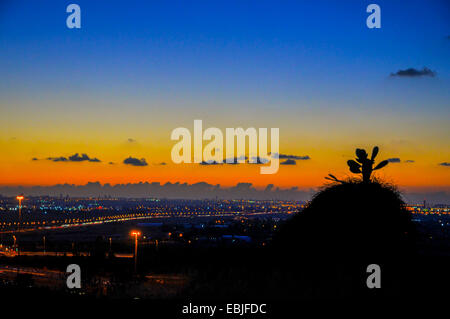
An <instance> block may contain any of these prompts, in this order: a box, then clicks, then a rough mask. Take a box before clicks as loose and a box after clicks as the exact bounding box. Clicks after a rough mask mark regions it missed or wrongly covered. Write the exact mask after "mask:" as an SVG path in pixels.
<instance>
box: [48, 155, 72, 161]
mask: <svg viewBox="0 0 450 319" xmlns="http://www.w3.org/2000/svg"><path fill="white" fill-rule="evenodd" d="M47 160H49V161H52V162H67V161H68V159H67V158H66V157H64V156H60V157H47Z"/></svg>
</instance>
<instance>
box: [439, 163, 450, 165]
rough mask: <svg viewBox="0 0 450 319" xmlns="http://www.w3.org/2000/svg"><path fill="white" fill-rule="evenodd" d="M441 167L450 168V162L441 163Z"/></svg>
mask: <svg viewBox="0 0 450 319" xmlns="http://www.w3.org/2000/svg"><path fill="white" fill-rule="evenodd" d="M439 165H440V166H450V162H442V163H439Z"/></svg>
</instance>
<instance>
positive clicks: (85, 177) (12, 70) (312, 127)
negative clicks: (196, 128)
mask: <svg viewBox="0 0 450 319" xmlns="http://www.w3.org/2000/svg"><path fill="white" fill-rule="evenodd" d="M372 2H375V3H377V4H379V5H380V7H381V26H382V27H381V29H368V28H367V26H366V18H367V16H368V15H369V14H368V13H366V7H367V5H368V4H370V3H372ZM372 2H370V1H361V0H354V1H334V2H331V1H308V2H306V1H305V2H304V3H303V2H301V1H280V2H278V1H277V2H276V3H274V2H273V1H272V2H268V1H142V2H141V1H130V0H129V1H107V2H106V1H81V0H73V1H39V2H38V1H21V0H15V1H8V0H6V1H2V3H1V4H0V47H1V49H0V149H1V154H2V156H1V157H0V185H53V184H57V183H71V184H85V183H87V182H89V181H99V182H101V183H111V184H116V183H134V182H139V181H148V182H152V181H156V182H161V183H165V182H168V181H170V182H177V181H178V182H188V183H194V182H200V181H205V182H208V183H211V184H221V185H225V186H228V185H235V184H236V183H237V182H249V183H253V184H254V185H255V186H259V187H264V186H265V185H267V184H274V185H276V186H280V187H292V186H297V187H299V188H310V187H317V186H320V185H322V184H323V183H324V181H325V180H324V176H326V175H327V174H328V173H333V174H335V175H336V176H339V177H344V176H350V175H351V173H349V172H348V169H347V165H346V161H347V160H348V159H351V158H353V157H354V149H355V148H356V147H362V148H366V149H367V150H368V151H370V150H371V149H372V147H373V146H375V145H378V146H379V147H380V153H379V155H378V158H377V159H378V160H383V159H388V158H399V159H400V162H399V163H390V164H389V165H388V166H387V167H386V168H385V169H383V170H381V171H380V172H379V176H381V177H384V178H385V179H386V180H388V181H391V182H394V183H396V184H398V185H400V186H401V187H406V188H408V189H412V190H436V191H450V147H449V146H450V123H449V119H450V103H449V101H450V89H449V88H450V59H449V57H450V22H449V21H450V10H449V9H450V6H449V3H448V1H409V2H408V5H405V4H404V3H405V2H404V1H372ZM70 3H77V4H79V5H80V7H81V29H69V28H67V27H66V18H67V16H68V15H69V14H68V13H66V6H67V5H68V4H70ZM144 3H145V4H144ZM424 68H426V69H424ZM408 69H414V70H413V71H417V72H416V73H414V72H412V71H410V72H399V73H397V72H398V71H400V70H408ZM427 70H428V71H427ZM195 119H201V120H203V126H204V128H208V127H218V128H221V129H223V132H225V128H226V127H243V128H244V129H245V128H248V127H255V128H259V127H267V128H273V127H277V128H279V129H280V153H282V154H289V155H296V156H308V157H309V159H305V160H296V165H281V166H280V169H279V171H278V173H277V174H274V175H260V174H259V165H249V164H239V165H199V164H182V165H176V164H174V163H172V161H171V157H170V151H171V148H172V146H173V145H174V144H175V142H174V141H171V140H170V134H171V131H172V130H173V129H175V128H177V127H186V128H189V129H190V130H191V131H193V123H194V120H195ZM76 153H78V155H79V156H80V157H81V156H82V154H87V155H88V157H89V159H91V160H84V161H83V160H78V161H70V160H66V161H58V160H55V158H60V157H64V158H66V159H69V157H70V156H73V155H74V154H76ZM128 157H132V158H136V159H142V158H145V161H146V163H147V164H148V165H146V166H135V165H131V164H125V163H124V160H125V159H126V158H128ZM49 158H50V159H49ZM52 159H53V160H52ZM93 159H98V160H99V161H95V160H93ZM161 163H165V164H166V165H161Z"/></svg>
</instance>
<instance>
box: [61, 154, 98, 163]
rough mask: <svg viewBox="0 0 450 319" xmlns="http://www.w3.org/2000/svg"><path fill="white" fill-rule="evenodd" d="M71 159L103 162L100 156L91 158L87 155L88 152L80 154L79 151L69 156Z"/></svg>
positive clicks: (74, 160)
mask: <svg viewBox="0 0 450 319" xmlns="http://www.w3.org/2000/svg"><path fill="white" fill-rule="evenodd" d="M69 161H71V162H86V161H87V162H97V163H98V162H101V161H100V160H99V159H98V158H96V157H94V158H90V157H89V156H87V154H81V156H80V155H78V153H75V154H73V155H72V156H69Z"/></svg>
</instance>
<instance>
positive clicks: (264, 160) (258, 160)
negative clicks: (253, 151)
mask: <svg viewBox="0 0 450 319" xmlns="http://www.w3.org/2000/svg"><path fill="white" fill-rule="evenodd" d="M251 159H252V160H253V161H256V163H250V162H249V164H267V163H269V161H270V160H268V159H267V158H263V157H259V156H253V157H252V158H251Z"/></svg>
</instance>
